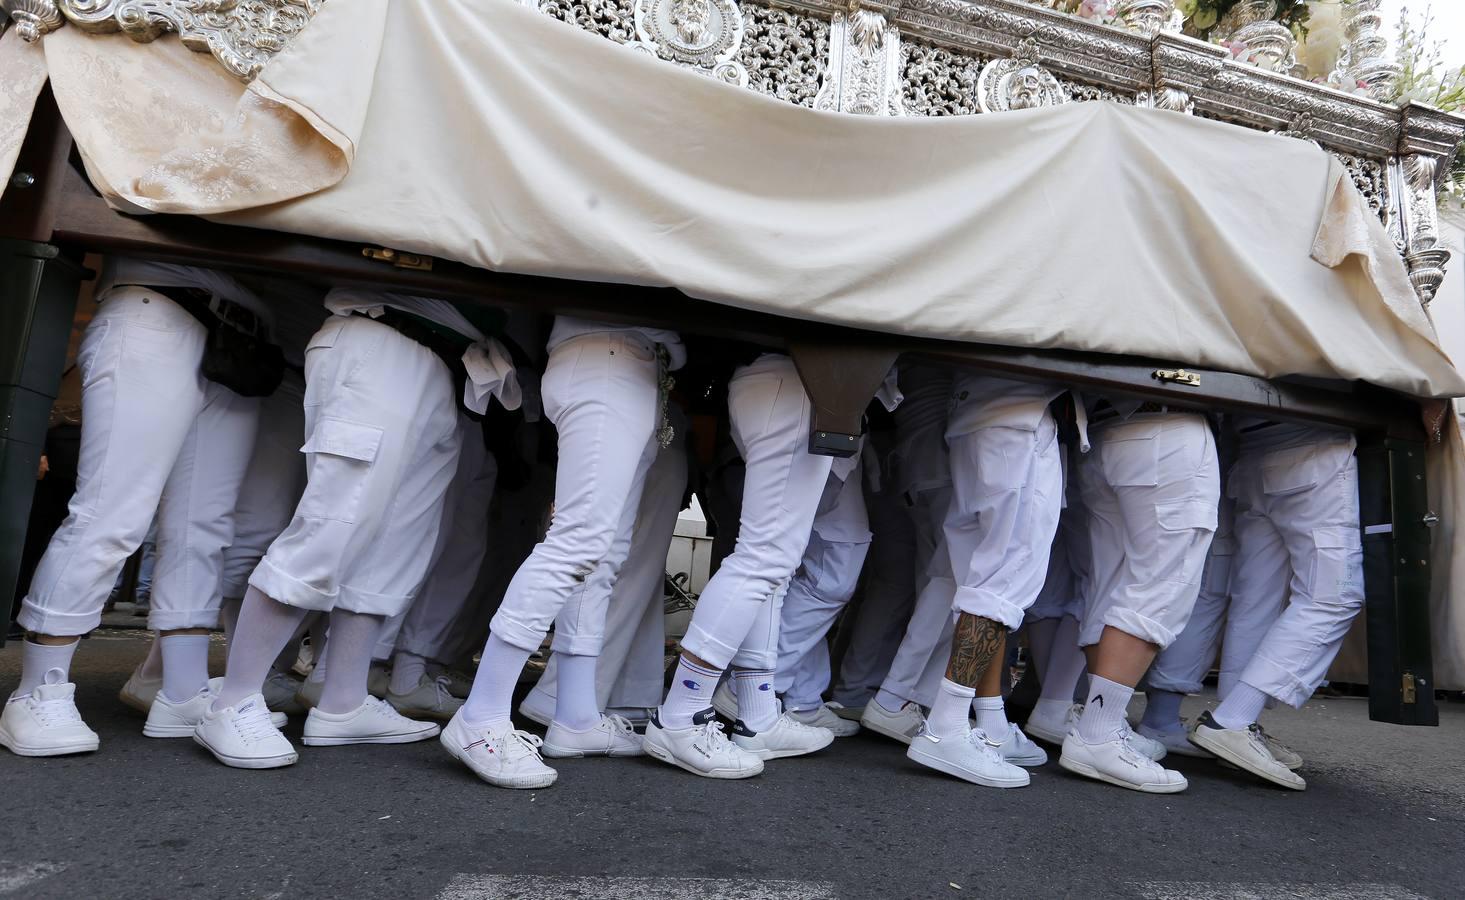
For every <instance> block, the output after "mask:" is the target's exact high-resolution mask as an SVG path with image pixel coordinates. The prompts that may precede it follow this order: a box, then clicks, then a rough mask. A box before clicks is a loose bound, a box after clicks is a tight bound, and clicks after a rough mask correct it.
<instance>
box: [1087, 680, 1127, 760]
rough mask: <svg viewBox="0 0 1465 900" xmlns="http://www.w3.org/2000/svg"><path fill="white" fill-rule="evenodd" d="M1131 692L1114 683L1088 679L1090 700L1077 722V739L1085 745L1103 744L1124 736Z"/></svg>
mask: <svg viewBox="0 0 1465 900" xmlns="http://www.w3.org/2000/svg"><path fill="white" fill-rule="evenodd" d="M1133 696H1134V688H1132V687H1125V686H1124V685H1122V684H1119V683H1118V682H1116V681H1110V680H1109V679H1107V678H1100V677H1099V676H1097V675H1090V676H1089V699H1088V702H1087V703H1085V704H1084V708H1083V715H1082V716H1080V717H1079V719H1078V729H1077V730H1078V736H1079V738H1080V739H1082V740H1083V741H1084V742H1085V743H1089V744H1103V743H1107V742H1109V741H1114V740H1118V739H1119V736H1120V735H1121V734H1123V733H1124V721H1125V719H1124V716H1125V713H1126V712H1127V711H1128V710H1129V698H1131V697H1133Z"/></svg>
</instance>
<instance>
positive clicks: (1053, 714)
mask: <svg viewBox="0 0 1465 900" xmlns="http://www.w3.org/2000/svg"><path fill="white" fill-rule="evenodd" d="M1071 706H1073V700H1071V699H1064V700H1044V699H1040V700H1038V702H1037V703H1035V704H1033V712H1032V715H1030V716H1028V718H1029V719H1045V720H1048V721H1055V722H1061V721H1063V718H1064V717H1065V716H1067V715H1068V708H1069V707H1071Z"/></svg>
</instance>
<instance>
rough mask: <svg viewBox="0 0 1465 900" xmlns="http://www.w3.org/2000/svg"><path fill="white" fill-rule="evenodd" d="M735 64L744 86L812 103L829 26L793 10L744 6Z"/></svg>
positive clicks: (821, 72) (820, 77)
mask: <svg viewBox="0 0 1465 900" xmlns="http://www.w3.org/2000/svg"><path fill="white" fill-rule="evenodd" d="M743 23H744V24H743V46H742V50H741V51H740V52H739V53H738V56H737V60H738V62H740V63H742V64H743V67H744V68H746V69H747V70H748V87H750V88H752V89H753V90H755V91H758V92H759V93H761V94H767V95H768V96H770V97H777V98H778V99H779V100H787V101H788V102H789V103H797V104H799V105H800V106H809V107H812V106H813V105H814V98H815V97H816V96H818V94H819V85H820V83H821V82H822V81H823V80H824V69H825V65H826V63H825V61H826V60H827V59H828V58H829V23H828V22H826V21H824V20H823V19H816V18H814V17H813V16H806V15H804V14H803V13H798V12H793V11H792V10H787V9H780V8H777V7H772V6H763V5H762V4H758V3H747V4H744V6H743Z"/></svg>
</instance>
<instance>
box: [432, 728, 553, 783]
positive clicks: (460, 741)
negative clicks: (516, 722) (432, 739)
mask: <svg viewBox="0 0 1465 900" xmlns="http://www.w3.org/2000/svg"><path fill="white" fill-rule="evenodd" d="M439 740H440V741H441V742H442V745H443V748H444V749H446V750H447V751H448V753H450V754H452V756H453V758H454V759H457V760H459V761H460V762H462V763H463V765H465V766H467V767H468V768H470V769H472V770H473V774H475V775H477V776H478V777H479V778H482V779H483V780H484V781H486V782H488V783H489V784H491V785H494V786H495V787H501V788H520V789H527V788H546V787H549V786H550V785H552V784H554V780H555V777H556V772H555V770H554V769H551V768H550V767H549V766H546V765H545V764H544V760H542V759H540V758H539V747H540V745H541V744H543V743H544V742H543V741H541V740H540V739H539V738H537V737H535V736H534V735H532V734H530V733H528V732H527V731H516V730H514V729H513V728H512V727H510V728H503V729H500V730H498V731H493V730H491V729H488V728H475V727H472V726H470V725H468V724H467V723H465V722H464V721H463V714H462V713H459V714H458V715H456V716H453V720H452V721H451V722H449V723H448V727H446V728H444V729H443V733H442V737H440V738H439Z"/></svg>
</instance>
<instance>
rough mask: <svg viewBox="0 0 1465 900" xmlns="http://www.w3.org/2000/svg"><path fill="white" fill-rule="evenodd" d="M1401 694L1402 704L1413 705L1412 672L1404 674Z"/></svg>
mask: <svg viewBox="0 0 1465 900" xmlns="http://www.w3.org/2000/svg"><path fill="white" fill-rule="evenodd" d="M1403 693H1404V702H1405V703H1413V702H1414V673H1413V672H1405V673H1404V685H1403Z"/></svg>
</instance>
